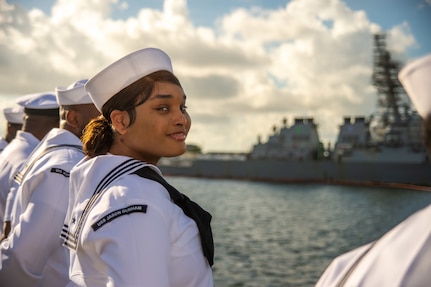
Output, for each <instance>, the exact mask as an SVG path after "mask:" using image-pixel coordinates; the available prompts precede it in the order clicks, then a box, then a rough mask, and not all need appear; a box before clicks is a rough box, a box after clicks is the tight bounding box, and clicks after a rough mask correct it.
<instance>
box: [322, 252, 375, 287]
mask: <svg viewBox="0 0 431 287" xmlns="http://www.w3.org/2000/svg"><path fill="white" fill-rule="evenodd" d="M369 247H370V244H367V245H364V246H361V247H358V248H356V249H353V250H351V251H349V252H347V253H344V254H342V255H340V256H338V257H336V258H335V259H334V260H333V261H332V262H331V263H330V264H329V266H328V267H327V268H326V270H325V271H324V272H323V274H322V276H321V277H320V278H319V281H317V283H316V285H315V287H330V286H338V285H337V284H338V283H339V282H340V281H341V280H342V279H343V277H344V275H345V274H346V272H347V271H348V269H350V267H351V266H352V265H353V264H354V263H355V262H356V261H357V260H359V258H360V257H361V256H362V254H363V253H364V252H366V251H367V250H368V249H369Z"/></svg>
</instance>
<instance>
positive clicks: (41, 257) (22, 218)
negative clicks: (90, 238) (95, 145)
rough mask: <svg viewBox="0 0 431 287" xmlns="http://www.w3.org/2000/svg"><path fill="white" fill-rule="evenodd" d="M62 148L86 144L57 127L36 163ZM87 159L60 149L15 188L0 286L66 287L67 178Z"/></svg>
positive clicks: (73, 150)
mask: <svg viewBox="0 0 431 287" xmlns="http://www.w3.org/2000/svg"><path fill="white" fill-rule="evenodd" d="M64 144H68V145H76V146H81V145H82V143H81V141H80V140H79V138H78V137H76V136H75V135H73V134H72V133H70V132H69V131H66V130H64V129H58V128H54V129H52V130H51V131H50V132H49V133H48V134H47V135H46V136H45V138H44V139H43V140H42V141H41V143H40V145H39V146H38V147H37V148H36V149H35V151H34V152H33V154H32V158H34V157H38V155H39V154H40V153H42V152H43V151H44V150H46V148H47V147H51V146H58V145H64ZM83 157H84V153H83V152H82V150H78V149H77V148H70V147H68V148H66V147H62V148H60V149H54V150H52V151H51V152H48V153H46V154H45V155H44V156H42V157H40V158H39V159H38V160H37V161H36V162H35V164H34V165H33V166H32V168H31V169H29V172H28V174H27V175H26V176H25V178H24V180H23V181H22V183H21V184H20V185H19V188H18V189H17V191H18V192H17V197H16V200H15V204H14V209H13V216H12V218H13V221H12V231H11V233H10V234H9V237H8V238H7V239H6V240H4V241H3V242H2V244H1V248H0V252H1V258H2V261H1V264H2V266H1V269H0V282H2V283H4V284H6V285H7V283H9V284H10V285H8V286H12V285H13V286H64V285H65V284H67V281H68V269H69V268H68V267H69V258H68V252H67V250H66V249H65V248H64V247H63V246H62V241H61V239H60V231H61V227H62V226H63V223H64V218H65V215H66V212H67V207H68V200H69V173H70V170H71V169H72V167H73V166H74V165H75V164H76V163H77V162H78V161H80V160H81V159H82V158H83ZM32 158H30V159H29V162H32ZM26 164H28V162H26ZM38 284H40V285H38Z"/></svg>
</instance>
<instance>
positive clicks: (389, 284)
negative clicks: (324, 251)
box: [316, 206, 431, 287]
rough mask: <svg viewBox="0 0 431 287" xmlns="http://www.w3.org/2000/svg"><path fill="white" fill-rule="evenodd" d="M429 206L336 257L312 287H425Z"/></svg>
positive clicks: (430, 241) (430, 248)
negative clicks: (380, 236)
mask: <svg viewBox="0 0 431 287" xmlns="http://www.w3.org/2000/svg"><path fill="white" fill-rule="evenodd" d="M430 218H431V206H428V207H426V208H424V209H423V210H421V211H418V212H416V213H415V214H413V215H412V216H410V217H409V218H407V219H406V220H405V221H403V222H402V223H400V224H399V225H397V226H396V227H395V228H393V229H392V230H390V231H389V232H388V233H386V234H385V235H384V236H383V237H382V238H380V239H378V240H377V241H375V242H373V243H370V244H368V245H365V246H362V247H359V248H357V249H355V250H353V251H350V252H348V253H346V254H343V255H341V256H339V257H337V258H336V259H335V260H334V261H333V262H332V263H331V264H330V265H329V267H328V268H327V269H326V271H325V272H324V274H323V275H322V277H321V278H320V279H319V281H318V282H317V284H316V287H329V286H334V287H335V286H355V287H356V286H378V287H397V286H399V287H401V286H405V287H421V286H423V287H426V286H430V284H431V272H430V271H431V224H430Z"/></svg>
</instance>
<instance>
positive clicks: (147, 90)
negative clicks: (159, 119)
mask: <svg viewBox="0 0 431 287" xmlns="http://www.w3.org/2000/svg"><path fill="white" fill-rule="evenodd" d="M156 82H168V83H173V84H175V85H178V86H180V87H181V84H180V81H179V80H178V78H177V77H176V76H175V75H174V74H172V73H171V72H169V71H157V72H154V73H151V74H149V75H147V76H145V77H143V78H141V79H139V80H137V81H136V82H134V83H132V84H130V85H129V86H127V87H125V88H124V89H122V90H121V91H119V92H118V93H116V94H115V95H114V96H112V97H111V98H110V99H109V100H108V101H107V102H106V103H105V104H104V105H103V107H102V115H101V116H100V117H98V118H96V119H93V120H92V121H91V122H90V123H89V124H88V125H87V126H86V127H85V129H84V132H83V135H82V137H81V140H82V143H83V148H84V152H85V154H86V155H87V156H89V157H95V156H98V155H102V154H106V153H107V152H108V151H109V149H110V148H111V146H112V143H113V142H114V136H115V134H114V130H113V128H112V126H111V117H110V116H111V113H112V111H114V110H120V111H127V113H128V114H129V117H130V124H129V126H130V125H132V124H133V123H134V122H135V120H136V107H137V106H139V105H141V104H142V103H144V102H145V101H146V100H147V99H148V98H149V97H150V95H151V93H152V92H153V90H154V86H155V83H156Z"/></svg>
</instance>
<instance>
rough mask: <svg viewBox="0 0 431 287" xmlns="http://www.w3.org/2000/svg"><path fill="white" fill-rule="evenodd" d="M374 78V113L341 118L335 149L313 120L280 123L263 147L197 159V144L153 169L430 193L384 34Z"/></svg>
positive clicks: (429, 167) (417, 123)
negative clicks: (324, 139) (405, 189)
mask: <svg viewBox="0 0 431 287" xmlns="http://www.w3.org/2000/svg"><path fill="white" fill-rule="evenodd" d="M374 42H375V47H374V71H373V75H372V81H373V84H374V86H375V87H376V88H377V92H378V103H379V105H378V110H377V111H376V113H374V114H372V115H370V116H367V117H364V116H359V117H345V118H344V119H341V120H342V123H341V125H340V127H339V133H338V138H337V140H336V142H335V145H334V146H333V147H332V148H331V147H327V148H325V147H324V146H323V144H322V142H321V141H320V139H319V133H318V128H317V123H316V122H315V120H314V119H313V118H295V119H294V120H293V123H292V124H291V125H288V121H287V119H283V123H282V126H281V127H279V128H277V127H274V128H273V133H272V134H271V135H270V136H269V138H268V140H267V141H266V142H262V141H261V140H258V142H257V143H256V144H255V145H254V146H253V148H252V150H251V151H250V152H248V153H243V154H237V153H235V154H233V153H207V154H202V153H200V152H199V150H200V149H199V148H198V147H196V146H188V147H189V149H188V152H186V153H185V154H184V155H183V156H181V157H178V158H172V159H165V158H163V159H162V160H161V161H160V164H159V167H160V169H161V170H162V171H163V173H164V174H166V175H170V176H191V177H204V178H230V179H245V180H255V181H274V182H291V183H325V184H326V183H327V184H352V185H380V186H391V187H392V186H393V187H405V188H411V189H424V190H431V163H430V162H429V159H428V156H427V153H426V150H425V148H424V146H423V144H422V137H421V125H422V119H421V117H420V116H419V115H418V113H417V112H415V111H412V110H411V109H410V105H409V104H408V103H407V102H402V100H401V95H402V94H403V93H404V94H405V92H404V90H403V89H402V86H401V84H400V83H399V81H398V78H397V75H398V72H399V69H400V66H401V65H400V64H399V63H398V62H396V61H395V60H393V59H391V56H390V53H389V52H388V51H387V50H386V46H385V35H384V34H377V35H375V36H374Z"/></svg>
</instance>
